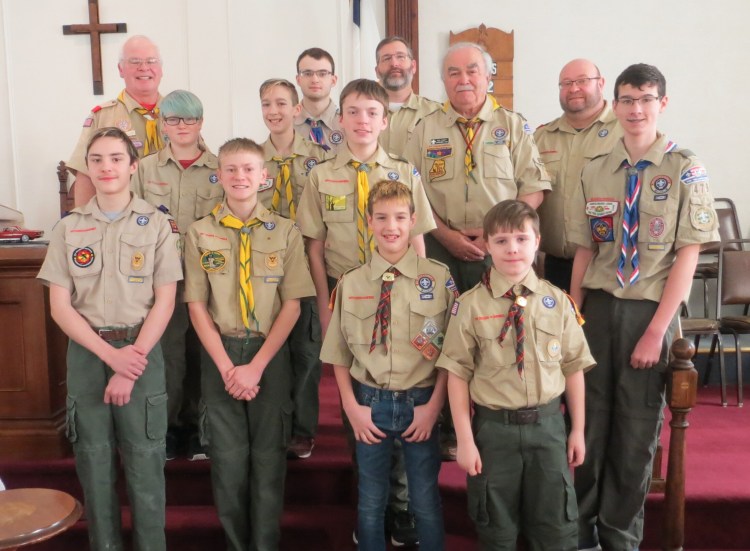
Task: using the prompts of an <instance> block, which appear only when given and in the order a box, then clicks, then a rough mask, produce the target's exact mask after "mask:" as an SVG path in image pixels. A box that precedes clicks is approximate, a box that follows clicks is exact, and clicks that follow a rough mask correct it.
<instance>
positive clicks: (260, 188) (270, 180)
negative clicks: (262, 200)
mask: <svg viewBox="0 0 750 551" xmlns="http://www.w3.org/2000/svg"><path fill="white" fill-rule="evenodd" d="M272 187H273V178H266V179H265V180H264V181H262V182H261V183H260V185H259V186H258V191H259V192H261V191H266V190H267V189H271V188H272Z"/></svg>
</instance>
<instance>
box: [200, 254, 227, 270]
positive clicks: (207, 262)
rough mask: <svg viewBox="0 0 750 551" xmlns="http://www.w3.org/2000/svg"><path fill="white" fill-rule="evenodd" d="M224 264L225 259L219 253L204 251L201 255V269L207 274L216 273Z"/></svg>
mask: <svg viewBox="0 0 750 551" xmlns="http://www.w3.org/2000/svg"><path fill="white" fill-rule="evenodd" d="M226 263H227V259H226V257H225V256H224V255H223V254H222V253H221V252H219V251H206V252H205V253H203V254H202V255H201V267H202V268H203V269H204V270H205V271H207V272H218V271H219V270H221V269H222V268H223V267H224V265H225V264H226Z"/></svg>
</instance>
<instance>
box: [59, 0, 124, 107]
mask: <svg viewBox="0 0 750 551" xmlns="http://www.w3.org/2000/svg"><path fill="white" fill-rule="evenodd" d="M87 1H88V3H89V23H88V24H87V25H86V24H83V23H81V24H77V25H63V34H88V35H90V38H91V73H92V75H91V76H92V79H93V82H94V95H96V96H101V95H102V94H104V82H103V79H102V43H101V36H100V35H101V34H103V33H124V32H127V31H128V25H127V24H126V23H100V22H99V0H87Z"/></svg>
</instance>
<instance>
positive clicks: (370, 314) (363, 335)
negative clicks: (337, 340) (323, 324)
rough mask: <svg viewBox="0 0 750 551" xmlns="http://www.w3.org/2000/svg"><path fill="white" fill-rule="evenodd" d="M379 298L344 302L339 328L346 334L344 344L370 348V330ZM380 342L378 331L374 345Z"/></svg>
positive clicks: (373, 323)
mask: <svg viewBox="0 0 750 551" xmlns="http://www.w3.org/2000/svg"><path fill="white" fill-rule="evenodd" d="M379 298H380V297H379V296H378V297H375V296H373V297H372V298H363V299H357V300H347V299H346V298H345V297H341V299H343V300H344V303H343V304H342V308H343V311H344V312H343V314H344V315H343V319H342V320H341V327H342V329H343V330H344V331H345V333H346V342H348V343H349V344H352V345H357V344H358V345H367V346H368V347H369V346H370V342H371V341H372V330H373V327H375V313H376V312H377V310H378V299H379ZM380 342H381V336H380V331H378V332H377V334H376V335H375V343H376V344H379V343H380Z"/></svg>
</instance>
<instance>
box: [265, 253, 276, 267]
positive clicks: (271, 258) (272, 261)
mask: <svg viewBox="0 0 750 551" xmlns="http://www.w3.org/2000/svg"><path fill="white" fill-rule="evenodd" d="M278 265H279V255H277V254H275V253H272V254H268V255H266V267H268V268H276V267H278Z"/></svg>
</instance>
